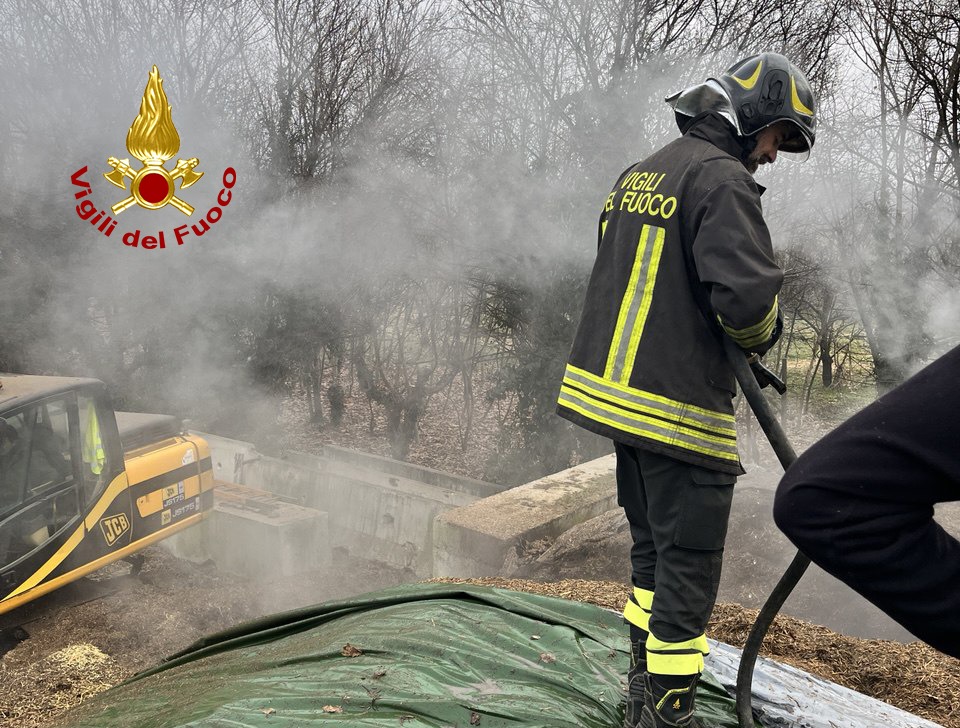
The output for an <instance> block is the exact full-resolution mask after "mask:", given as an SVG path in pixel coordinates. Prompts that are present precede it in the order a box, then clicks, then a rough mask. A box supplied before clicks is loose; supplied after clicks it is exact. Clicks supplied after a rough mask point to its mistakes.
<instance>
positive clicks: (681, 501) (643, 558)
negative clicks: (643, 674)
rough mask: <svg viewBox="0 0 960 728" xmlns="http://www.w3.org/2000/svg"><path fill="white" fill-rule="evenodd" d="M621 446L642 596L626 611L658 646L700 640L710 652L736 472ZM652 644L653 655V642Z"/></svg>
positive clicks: (620, 474) (621, 498) (621, 492)
mask: <svg viewBox="0 0 960 728" xmlns="http://www.w3.org/2000/svg"><path fill="white" fill-rule="evenodd" d="M614 447H615V449H616V453H617V501H618V503H619V504H620V505H621V506H622V507H623V510H624V512H625V514H626V516H627V521H628V523H629V524H630V533H631V535H632V537H633V547H632V548H631V550H630V562H631V566H632V571H633V574H632V580H633V586H634V593H635V595H637V598H636V599H635V600H633V601H634V604H633V605H628V608H627V609H626V610H625V611H624V614H625V616H626V617H627V620H628V621H629V622H631V624H634V625H635V626H637V627H641V628H643V629H646V630H648V631H649V632H651V633H652V635H653V636H654V638H655V640H656V641H658V644H662V643H668V644H685V643H688V642H689V643H694V642H695V643H696V647H695V648H694V649H701V648H700V647H699V646H700V645H701V644H702V651H704V653H705V649H706V641H705V640H704V639H703V632H704V629H705V628H706V625H707V621H708V620H709V619H710V614H711V612H712V611H713V605H714V603H715V601H716V598H717V589H718V587H719V585H720V568H721V564H722V560H723V543H724V540H725V539H726V535H727V520H728V518H729V515H730V504H731V500H732V498H733V485H734V483H735V482H736V479H737V478H736V476H735V475H729V474H726V473H720V472H717V471H715V470H708V469H706V468H701V467H697V466H695V465H690V464H687V463H684V462H681V461H679V460H676V459H674V458H671V457H667V456H665V455H660V454H657V453H653V452H648V451H646V450H641V449H638V448H635V447H631V446H630V445H624V444H623V443H619V442H614ZM644 595H646V601H645V600H644ZM651 602H652V603H651ZM638 606H639V607H642V612H643V613H645V614H646V616H645V618H643V619H631V617H630V609H631V608H634V609H635V611H636V613H637V614H641V611H640V610H639V609H636V608H637V607H638ZM641 622H647V624H643V623H641ZM647 649H648V655H649V652H650V649H651V642H650V641H649V640H648V642H647ZM668 651H669V650H668ZM700 663H701V665H702V659H701V661H700ZM651 672H655V670H653V669H651ZM691 672H695V670H691ZM680 674H683V673H680Z"/></svg>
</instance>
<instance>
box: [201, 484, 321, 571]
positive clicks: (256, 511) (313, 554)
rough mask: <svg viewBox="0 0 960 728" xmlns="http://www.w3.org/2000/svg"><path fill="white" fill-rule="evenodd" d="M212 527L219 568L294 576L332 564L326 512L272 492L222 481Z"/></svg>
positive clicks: (212, 548) (212, 554)
mask: <svg viewBox="0 0 960 728" xmlns="http://www.w3.org/2000/svg"><path fill="white" fill-rule="evenodd" d="M214 494H215V501H214V507H213V512H212V513H211V514H210V518H208V519H207V521H206V522H205V525H206V526H207V528H208V532H209V535H208V538H207V543H208V549H209V554H210V558H212V559H213V560H214V561H215V562H216V564H217V567H218V568H219V569H221V570H223V571H228V572H232V573H235V574H242V575H243V576H246V577H250V578H260V579H267V580H269V579H270V578H274V577H277V576H293V575H295V574H300V573H303V572H308V571H313V570H315V569H320V568H323V567H325V566H329V564H330V545H329V542H328V540H327V536H328V533H329V526H328V518H327V514H326V513H324V512H323V511H318V510H315V509H313V508H305V507H303V506H299V505H295V504H292V503H286V502H284V501H283V500H282V499H280V498H277V497H276V496H275V495H273V494H271V493H267V492H265V491H260V490H256V489H252V488H247V487H245V486H237V485H233V484H218V485H217V488H216V490H215V491H214Z"/></svg>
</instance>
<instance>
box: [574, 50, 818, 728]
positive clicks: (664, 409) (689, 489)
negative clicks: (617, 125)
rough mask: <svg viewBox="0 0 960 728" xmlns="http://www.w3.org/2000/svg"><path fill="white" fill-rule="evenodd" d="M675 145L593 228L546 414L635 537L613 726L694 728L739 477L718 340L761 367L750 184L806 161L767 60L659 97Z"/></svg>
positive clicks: (765, 265) (799, 81) (631, 180)
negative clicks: (602, 450) (589, 461)
mask: <svg viewBox="0 0 960 728" xmlns="http://www.w3.org/2000/svg"><path fill="white" fill-rule="evenodd" d="M668 102H670V103H671V104H672V105H673V108H674V112H675V114H676V118H677V122H678V125H679V126H680V129H681V131H682V132H683V136H682V137H681V138H679V139H677V140H675V141H673V142H671V143H670V144H667V145H666V146H665V147H663V148H662V149H660V150H659V151H658V152H656V153H654V154H653V155H652V156H650V157H648V158H647V159H645V160H643V161H642V162H638V163H637V164H634V165H633V166H631V167H630V168H629V169H627V170H626V171H625V172H623V174H621V175H620V178H619V179H618V180H617V181H616V183H615V184H614V186H613V191H612V192H611V193H610V195H609V196H608V197H607V199H606V202H605V204H604V208H603V212H602V214H601V216H600V222H599V229H598V238H599V240H598V250H597V259H596V262H595V264H594V268H593V273H592V274H591V277H590V283H589V286H588V289H587V294H586V300H585V302H584V306H583V313H582V316H581V320H580V326H579V328H578V331H577V335H576V338H575V340H574V343H573V347H572V351H571V354H570V357H569V360H568V363H567V366H566V371H565V373H564V377H563V383H562V386H561V389H560V396H559V400H558V413H559V414H560V415H561V416H563V417H565V418H567V419H569V420H571V421H572V422H574V423H576V424H578V425H581V426H582V427H585V428H586V429H588V430H591V431H593V432H596V433H599V434H601V435H604V436H607V437H610V438H611V439H612V440H613V441H614V447H615V449H616V453H617V494H618V501H619V503H620V505H621V506H622V507H623V508H624V511H625V512H626V516H627V520H628V521H629V524H630V530H631V534H632V536H633V547H632V549H631V554H630V556H631V564H632V570H633V575H632V581H633V587H634V589H633V595H632V597H631V599H630V600H629V601H628V603H627V605H626V607H625V609H624V617H625V619H626V620H627V622H628V623H629V624H630V632H631V642H632V659H631V667H630V672H629V674H628V684H629V688H628V693H627V710H626V719H625V725H626V726H627V728H634V727H635V726H638V725H640V726H643V728H659V727H660V726H695V725H697V723H696V722H695V721H694V718H693V711H694V699H695V696H696V686H697V681H698V679H699V676H700V672H701V671H702V668H703V657H704V655H705V654H707V652H708V647H707V641H706V638H705V637H704V629H705V627H706V624H707V620H708V619H709V617H710V614H711V612H712V611H713V605H714V602H715V600H716V594H717V587H718V585H719V580H720V565H721V558H722V554H723V544H724V540H725V538H726V530H727V519H728V516H729V511H730V503H731V498H732V495H733V485H734V482H735V481H736V477H737V475H739V474H740V473H742V472H743V468H742V467H741V465H740V460H739V456H738V453H737V435H736V429H735V420H734V415H733V404H732V399H733V396H734V395H735V392H736V385H735V383H734V382H735V380H734V375H733V371H732V369H731V367H730V365H729V364H728V362H727V360H726V357H725V355H724V349H723V343H722V337H723V336H730V337H732V338H733V340H734V341H736V342H737V343H738V344H739V345H740V347H741V348H742V349H743V350H744V352H746V353H763V352H764V351H766V350H767V349H768V348H769V347H770V346H771V344H772V343H773V342H774V341H775V340H776V337H777V336H778V335H779V322H780V317H779V311H778V304H777V294H778V292H779V290H780V286H781V284H782V282H783V273H782V272H781V270H780V268H779V267H778V266H777V264H776V262H775V261H774V257H773V248H772V245H771V241H770V234H769V232H768V230H767V226H766V224H765V223H764V220H763V213H762V211H761V208H760V194H761V189H760V188H759V187H758V185H757V184H756V183H755V182H754V180H753V176H752V174H753V172H755V171H756V170H757V168H758V167H759V166H760V165H761V164H766V163H772V162H774V161H775V160H776V158H777V154H778V152H779V151H789V152H796V153H806V152H808V151H809V149H810V148H811V147H812V146H813V142H814V134H815V121H814V119H815V101H814V97H813V93H812V91H811V89H810V85H809V84H808V83H807V80H806V78H805V77H804V76H803V74H802V73H801V72H800V71H799V70H798V69H797V68H796V67H795V66H793V64H791V63H790V62H789V61H788V60H787V59H786V58H784V57H783V56H781V55H778V54H775V53H763V54H761V55H756V56H751V57H750V58H747V59H744V60H743V61H740V62H739V63H737V64H735V65H734V66H732V67H731V68H730V69H728V70H727V71H726V72H725V73H724V74H722V75H721V76H720V77H719V78H716V79H709V80H708V81H707V82H706V83H703V84H700V85H698V86H694V87H691V88H689V89H686V90H685V91H683V92H681V93H680V94H677V95H676V96H674V97H671V98H670V99H668Z"/></svg>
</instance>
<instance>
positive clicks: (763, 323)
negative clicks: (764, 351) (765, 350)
mask: <svg viewBox="0 0 960 728" xmlns="http://www.w3.org/2000/svg"><path fill="white" fill-rule="evenodd" d="M777 308H778V301H777V296H774V298H773V306H771V307H770V310H769V311H767V313H766V314H765V315H764V317H763V318H762V319H760V321H759V322H757V323H755V324H754V325H753V326H748V327H747V328H745V329H733V328H730V327H729V326H727V325H726V324H725V323H723V319H720V325H721V326H722V327H723V330H724V331H726V332H727V334H729V335H730V338H731V339H733V340H734V341H736V342H737V345H738V346H740V348H741V349H747V350H748V351H749V350H751V349H753V347H755V346H758V345H760V344H762V343H764V342H765V341H767V339H769V338H770V337H771V336H772V335H773V330H774V328H776V325H777ZM717 318H718V319H719V318H720V317H719V316H718V317H717Z"/></svg>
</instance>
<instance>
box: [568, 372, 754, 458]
mask: <svg viewBox="0 0 960 728" xmlns="http://www.w3.org/2000/svg"><path fill="white" fill-rule="evenodd" d="M557 401H558V402H559V403H560V404H561V405H563V406H564V407H568V408H570V409H571V410H573V411H575V412H579V413H580V414H581V415H583V416H584V417H589V418H590V419H592V420H595V421H596V422H601V423H603V424H606V425H609V426H611V427H614V428H616V429H618V430H621V431H622V432H629V433H632V434H635V435H638V436H640V437H644V438H648V439H650V440H655V441H657V442H662V443H665V444H667V445H673V446H675V447H682V448H684V449H686V450H691V451H693V452H697V453H701V454H703V455H709V456H711V457H715V458H721V459H723V460H729V461H731V462H738V456H737V435H736V430H735V429H734V419H733V415H728V414H725V413H723V412H715V411H713V410H708V409H705V408H703V407H697V406H695V405H688V404H684V403H683V402H678V401H676V400H672V399H669V398H667V397H664V396H661V395H658V394H654V393H652V392H644V391H643V390H640V389H635V388H633V387H626V386H624V385H621V384H618V383H616V382H610V381H607V380H605V379H603V378H602V377H598V376H597V375H595V374H591V373H590V372H587V371H585V370H583V369H578V368H577V367H574V366H572V365H570V364H567V369H566V373H565V376H564V378H563V384H562V385H561V387H560V397H559V398H558V400H557Z"/></svg>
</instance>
